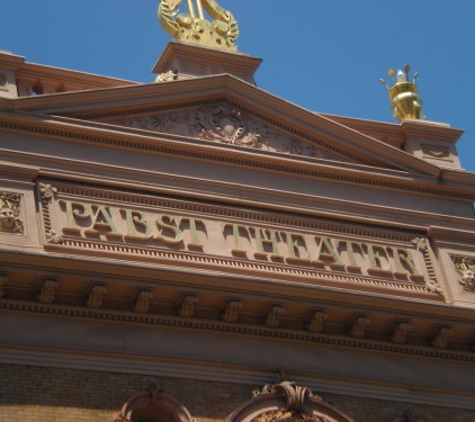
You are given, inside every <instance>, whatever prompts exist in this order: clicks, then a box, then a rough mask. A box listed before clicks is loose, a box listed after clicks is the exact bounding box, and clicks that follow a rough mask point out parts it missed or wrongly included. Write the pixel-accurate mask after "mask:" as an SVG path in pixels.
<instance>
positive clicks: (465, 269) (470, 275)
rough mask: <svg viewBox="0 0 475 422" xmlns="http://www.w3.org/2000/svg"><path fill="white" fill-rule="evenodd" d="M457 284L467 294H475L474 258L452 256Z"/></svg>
mask: <svg viewBox="0 0 475 422" xmlns="http://www.w3.org/2000/svg"><path fill="white" fill-rule="evenodd" d="M452 262H453V263H454V266H455V270H456V271H457V274H458V282H459V283H460V285H461V286H462V287H463V288H464V290H466V291H468V292H473V293H475V257H468V256H458V255H457V256H452Z"/></svg>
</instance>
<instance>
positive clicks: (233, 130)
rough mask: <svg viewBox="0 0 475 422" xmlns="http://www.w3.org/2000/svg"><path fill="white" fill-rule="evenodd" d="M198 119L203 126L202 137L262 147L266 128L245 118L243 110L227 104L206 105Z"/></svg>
mask: <svg viewBox="0 0 475 422" xmlns="http://www.w3.org/2000/svg"><path fill="white" fill-rule="evenodd" d="M202 111H203V112H202V113H199V114H197V116H196V121H197V123H198V125H199V127H200V128H201V130H200V133H199V137H200V138H201V139H205V140H209V141H214V142H221V143H223V144H231V145H238V146H247V147H252V148H260V147H261V146H262V137H263V135H264V132H265V129H264V127H263V126H262V125H258V124H257V123H254V122H252V121H250V120H245V119H243V112H242V111H240V110H238V109H236V108H232V107H228V106H226V105H221V106H218V107H216V106H214V107H204V108H203V110H202Z"/></svg>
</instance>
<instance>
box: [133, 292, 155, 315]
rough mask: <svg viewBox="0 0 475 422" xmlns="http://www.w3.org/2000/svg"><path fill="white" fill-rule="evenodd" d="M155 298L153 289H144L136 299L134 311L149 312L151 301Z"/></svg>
mask: <svg viewBox="0 0 475 422" xmlns="http://www.w3.org/2000/svg"><path fill="white" fill-rule="evenodd" d="M152 299H153V291H152V290H148V289H142V290H140V291H139V293H138V295H137V299H136V300H135V305H134V311H135V312H139V313H147V312H148V311H149V310H150V302H151V301H152Z"/></svg>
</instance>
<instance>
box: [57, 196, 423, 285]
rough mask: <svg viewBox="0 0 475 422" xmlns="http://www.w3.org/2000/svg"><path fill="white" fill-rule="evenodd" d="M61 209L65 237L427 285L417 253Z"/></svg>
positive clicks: (73, 205)
mask: <svg viewBox="0 0 475 422" xmlns="http://www.w3.org/2000/svg"><path fill="white" fill-rule="evenodd" d="M60 206H61V211H62V215H63V217H65V219H66V221H65V225H64V226H63V227H62V232H63V234H64V235H69V236H74V237H81V238H85V239H91V240H92V239H95V240H100V241H108V242H120V243H126V244H131V245H132V244H134V245H137V244H141V245H144V246H147V247H159V248H168V249H173V250H188V251H192V252H195V253H205V254H208V255H214V256H227V257H234V258H240V259H247V260H258V261H267V262H272V263H280V264H287V265H296V266H306V267H312V268H315V269H320V270H330V271H345V272H348V273H354V274H363V275H375V276H377V275H379V276H386V277H387V276H390V277H393V278H395V279H400V280H412V281H423V275H422V274H421V272H420V271H419V270H418V267H420V264H421V262H420V261H419V260H418V259H419V254H418V253H417V252H415V251H414V249H412V248H405V247H402V246H394V245H383V244H377V243H369V242H361V241H355V240H351V239H343V238H337V237H334V236H331V237H329V236H326V235H321V234H318V235H315V234H311V233H299V232H292V231H287V230H282V229H278V228H270V227H262V226H251V225H246V224H242V223H236V222H223V221H222V220H213V219H212V218H206V219H203V218H197V217H191V216H184V215H175V214H168V213H152V212H149V211H140V210H135V209H129V208H120V207H112V206H106V205H96V204H89V203H83V202H74V201H66V200H61V201H60Z"/></svg>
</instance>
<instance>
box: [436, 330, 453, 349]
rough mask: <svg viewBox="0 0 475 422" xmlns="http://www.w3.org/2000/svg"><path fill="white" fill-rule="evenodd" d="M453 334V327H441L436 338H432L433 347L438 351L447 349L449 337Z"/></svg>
mask: <svg viewBox="0 0 475 422" xmlns="http://www.w3.org/2000/svg"><path fill="white" fill-rule="evenodd" d="M451 334H452V327H450V326H448V325H445V326H442V327H439V329H438V330H437V332H436V333H435V336H434V337H433V338H432V342H431V344H432V346H433V347H435V348H436V349H446V348H447V346H448V345H449V337H450V335H451Z"/></svg>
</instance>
